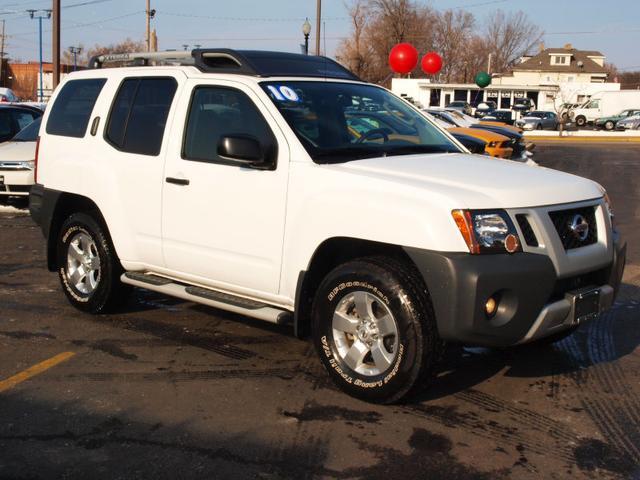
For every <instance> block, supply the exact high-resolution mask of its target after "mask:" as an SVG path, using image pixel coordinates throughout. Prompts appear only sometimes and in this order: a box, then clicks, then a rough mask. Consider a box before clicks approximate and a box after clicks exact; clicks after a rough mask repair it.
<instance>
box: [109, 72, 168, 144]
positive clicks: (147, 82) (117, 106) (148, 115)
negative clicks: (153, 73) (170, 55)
mask: <svg viewBox="0 0 640 480" xmlns="http://www.w3.org/2000/svg"><path fill="white" fill-rule="evenodd" d="M176 88H177V83H176V81H175V79H173V78H150V77H144V78H128V79H125V80H124V81H123V82H122V85H120V89H119V90H118V94H117V95H116V98H115V100H114V102H113V106H112V107H111V113H110V115H109V121H108V123H107V131H106V135H105V136H106V139H107V140H108V141H109V143H111V144H112V145H113V146H115V147H116V148H118V149H119V150H122V151H125V152H129V153H137V154H140V155H153V156H155V155H158V154H159V153H160V148H161V147H162V138H163V136H164V129H165V126H166V123H167V117H168V115H169V109H170V108H171V103H172V102H173V97H174V95H175V93H176Z"/></svg>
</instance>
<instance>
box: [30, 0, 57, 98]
mask: <svg viewBox="0 0 640 480" xmlns="http://www.w3.org/2000/svg"><path fill="white" fill-rule="evenodd" d="M56 1H57V2H59V1H60V0H54V3H55V2H56ZM27 13H28V14H29V17H31V18H32V19H34V18H37V19H38V28H39V33H40V82H39V85H40V89H39V93H38V101H39V102H42V99H43V94H42V19H43V18H47V19H48V18H51V10H27ZM45 15H46V17H45ZM54 30H55V29H54ZM54 39H55V35H54Z"/></svg>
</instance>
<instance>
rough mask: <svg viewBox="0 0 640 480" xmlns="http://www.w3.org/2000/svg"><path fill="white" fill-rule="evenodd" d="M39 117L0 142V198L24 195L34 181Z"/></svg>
mask: <svg viewBox="0 0 640 480" xmlns="http://www.w3.org/2000/svg"><path fill="white" fill-rule="evenodd" d="M39 130H40V118H38V119H36V120H34V121H33V122H32V123H30V124H29V125H27V126H26V127H25V128H23V129H22V130H20V132H18V133H17V134H16V136H14V137H13V138H12V139H11V140H9V141H8V142H4V143H2V144H0V198H1V197H14V196H16V197H26V196H28V195H29V190H30V189H31V185H33V183H34V172H33V170H34V164H35V158H36V140H37V138H38V131H39Z"/></svg>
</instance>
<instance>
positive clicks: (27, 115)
mask: <svg viewBox="0 0 640 480" xmlns="http://www.w3.org/2000/svg"><path fill="white" fill-rule="evenodd" d="M14 117H15V119H16V123H17V124H18V130H22V129H23V128H24V127H26V126H27V125H29V124H30V123H32V122H33V120H34V118H35V115H34V114H33V113H31V112H21V111H20V110H17V111H14Z"/></svg>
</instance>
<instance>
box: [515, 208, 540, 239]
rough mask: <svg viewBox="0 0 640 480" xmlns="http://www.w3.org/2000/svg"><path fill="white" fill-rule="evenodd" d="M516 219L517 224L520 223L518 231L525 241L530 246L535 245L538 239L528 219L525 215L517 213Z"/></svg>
mask: <svg viewBox="0 0 640 480" xmlns="http://www.w3.org/2000/svg"><path fill="white" fill-rule="evenodd" d="M516 220H517V221H518V225H520V231H522V235H523V236H524V241H525V243H526V244H527V245H529V246H530V247H537V246H538V239H537V238H536V234H535V233H533V229H532V228H531V225H530V224H529V219H528V218H527V216H526V215H524V214H522V213H519V214H517V215H516Z"/></svg>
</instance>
